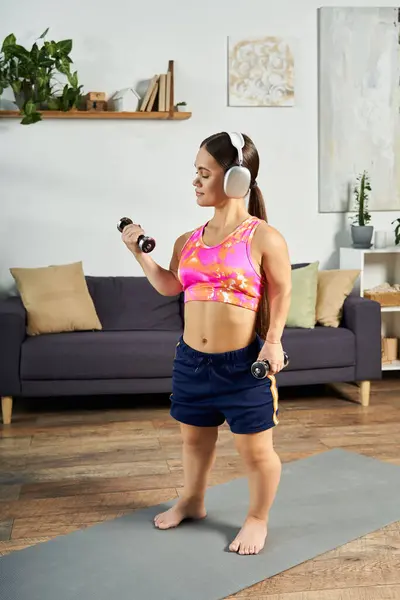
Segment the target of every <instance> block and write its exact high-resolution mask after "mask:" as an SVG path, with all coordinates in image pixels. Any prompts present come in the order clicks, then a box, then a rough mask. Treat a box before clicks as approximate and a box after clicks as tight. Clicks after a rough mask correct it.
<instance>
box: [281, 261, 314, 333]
mask: <svg viewBox="0 0 400 600" xmlns="http://www.w3.org/2000/svg"><path fill="white" fill-rule="evenodd" d="M318 267H319V262H318V261H316V262H313V263H311V264H309V265H307V266H305V267H298V268H295V269H293V268H292V294H291V301H290V308H289V313H288V316H287V319H286V326H287V327H304V328H308V329H312V328H313V327H314V326H315V323H316V316H315V306H316V303H317V287H318Z"/></svg>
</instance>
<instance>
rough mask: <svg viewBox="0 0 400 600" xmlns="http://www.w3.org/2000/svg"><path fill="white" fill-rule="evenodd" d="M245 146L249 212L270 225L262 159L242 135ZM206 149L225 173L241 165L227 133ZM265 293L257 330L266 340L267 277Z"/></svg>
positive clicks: (212, 139)
mask: <svg viewBox="0 0 400 600" xmlns="http://www.w3.org/2000/svg"><path fill="white" fill-rule="evenodd" d="M242 135H243V138H244V141H245V145H244V148H243V149H242V152H243V166H244V167H246V168H247V169H249V171H250V175H251V182H250V196H249V202H248V207H247V210H248V212H249V214H250V215H252V216H253V217H258V218H259V219H262V220H263V221H265V222H267V223H268V218H267V209H266V207H265V201H264V197H263V195H262V192H261V190H260V188H259V187H258V185H257V176H258V170H259V167H260V157H259V155H258V151H257V148H256V147H255V145H254V142H253V140H251V139H250V138H249V136H247V135H245V134H242ZM203 146H204V147H205V148H206V150H207V152H208V153H209V154H211V156H212V157H213V158H215V160H216V161H217V163H218V164H219V165H220V166H221V167H222V169H223V170H224V173H225V172H226V171H227V170H228V169H229V168H230V167H232V166H233V165H237V164H239V159H238V154H237V150H236V148H235V147H234V146H233V145H232V142H231V139H230V137H229V135H228V134H227V133H226V132H221V133H215V134H214V135H211V136H210V137H208V138H206V139H205V140H203V141H202V143H201V144H200V147H201V148H202V147H203ZM263 282H264V292H263V295H262V297H261V301H260V304H259V308H258V313H257V322H256V330H257V333H258V334H259V335H260V336H261V337H262V338H264V339H265V338H266V335H267V331H268V299H267V294H266V284H267V282H266V281H265V277H264V276H263Z"/></svg>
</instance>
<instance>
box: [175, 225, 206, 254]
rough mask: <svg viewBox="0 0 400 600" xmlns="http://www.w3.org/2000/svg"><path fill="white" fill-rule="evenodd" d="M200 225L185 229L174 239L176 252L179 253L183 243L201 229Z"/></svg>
mask: <svg viewBox="0 0 400 600" xmlns="http://www.w3.org/2000/svg"><path fill="white" fill-rule="evenodd" d="M202 227H203V226H202V225H201V226H200V227H196V228H195V229H192V230H190V231H186V232H185V233H182V234H181V235H180V236H179V237H178V238H177V239H176V241H175V249H176V251H177V252H178V253H180V252H181V251H182V250H183V247H184V245H185V244H186V242H187V241H188V240H189V239H190V238H191V237H192V236H193V235H194V234H195V233H197V232H199V231H200V230H201V229H202Z"/></svg>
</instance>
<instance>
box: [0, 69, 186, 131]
mask: <svg viewBox="0 0 400 600" xmlns="http://www.w3.org/2000/svg"><path fill="white" fill-rule="evenodd" d="M168 71H169V72H170V74H171V89H170V95H169V98H168V110H167V111H165V112H164V111H156V110H154V111H150V112H148V111H137V112H116V111H107V110H104V111H95V110H70V111H68V112H64V111H61V110H41V111H40V113H41V115H42V117H43V119H102V120H110V119H120V120H121V119H147V120H164V121H185V120H186V119H190V117H191V116H192V113H191V112H180V111H175V110H174V108H175V106H174V61H173V60H170V61H168ZM20 118H21V113H20V112H19V111H18V110H0V119H20Z"/></svg>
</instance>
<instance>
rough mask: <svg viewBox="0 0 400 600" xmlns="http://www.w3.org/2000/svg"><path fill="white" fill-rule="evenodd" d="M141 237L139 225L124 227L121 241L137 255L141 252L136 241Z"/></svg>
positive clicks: (141, 232)
mask: <svg viewBox="0 0 400 600" xmlns="http://www.w3.org/2000/svg"><path fill="white" fill-rule="evenodd" d="M141 235H144V231H143V229H142V228H141V226H140V225H136V224H135V223H133V224H131V225H126V226H125V227H124V229H123V231H122V236H121V237H122V241H123V242H124V244H125V245H126V247H127V248H128V249H129V250H130V251H131V252H132V253H133V254H135V255H139V254H141V252H142V251H141V249H140V248H139V244H138V239H139V237H140V236H141Z"/></svg>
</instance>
